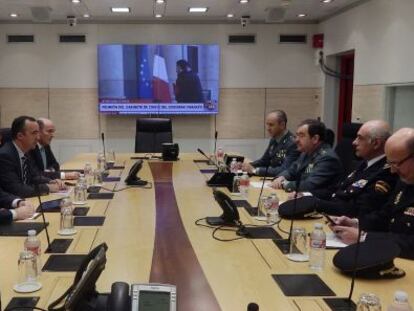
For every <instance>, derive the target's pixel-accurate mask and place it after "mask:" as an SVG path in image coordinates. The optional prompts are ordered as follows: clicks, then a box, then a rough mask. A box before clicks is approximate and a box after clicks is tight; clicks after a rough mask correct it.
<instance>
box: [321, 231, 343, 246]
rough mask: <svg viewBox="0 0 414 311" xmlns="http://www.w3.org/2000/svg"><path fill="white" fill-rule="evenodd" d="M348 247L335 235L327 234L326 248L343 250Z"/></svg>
mask: <svg viewBox="0 0 414 311" xmlns="http://www.w3.org/2000/svg"><path fill="white" fill-rule="evenodd" d="M345 246H347V245H346V244H345V243H343V242H342V241H341V240H340V239H338V238H337V236H336V235H335V233H333V232H327V233H326V247H327V248H343V247H345Z"/></svg>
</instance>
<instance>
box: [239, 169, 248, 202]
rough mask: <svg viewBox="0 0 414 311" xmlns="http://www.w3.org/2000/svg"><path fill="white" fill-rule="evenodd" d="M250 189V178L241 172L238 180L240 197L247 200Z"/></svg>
mask: <svg viewBox="0 0 414 311" xmlns="http://www.w3.org/2000/svg"><path fill="white" fill-rule="evenodd" d="M249 187H250V177H249V175H247V172H243V175H242V177H241V178H240V195H241V196H242V197H243V198H247V196H248V194H249Z"/></svg>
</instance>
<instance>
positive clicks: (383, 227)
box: [332, 128, 414, 259]
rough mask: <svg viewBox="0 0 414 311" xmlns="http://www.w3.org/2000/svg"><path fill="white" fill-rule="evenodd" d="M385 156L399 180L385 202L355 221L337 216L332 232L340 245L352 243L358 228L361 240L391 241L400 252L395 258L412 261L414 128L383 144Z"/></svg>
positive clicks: (392, 137) (395, 135) (399, 133)
mask: <svg viewBox="0 0 414 311" xmlns="http://www.w3.org/2000/svg"><path fill="white" fill-rule="evenodd" d="M385 154H386V156H387V161H388V164H389V165H390V166H391V171H392V172H395V173H397V174H398V176H399V178H400V180H399V181H398V183H397V185H396V187H395V190H394V192H393V194H392V195H391V196H390V199H389V200H388V202H387V203H386V204H385V205H384V206H383V208H382V209H381V210H379V211H375V212H372V213H370V214H368V215H365V216H364V217H361V218H360V220H359V221H358V220H357V219H352V218H349V217H346V216H341V217H338V218H337V219H336V220H335V222H336V225H335V226H332V230H333V231H334V232H335V233H336V235H337V236H338V237H339V238H340V239H341V240H342V241H343V242H344V243H347V244H353V243H355V242H356V241H357V238H358V226H360V227H361V230H363V232H362V235H361V240H363V241H364V240H366V241H368V240H371V241H373V240H378V241H380V240H382V239H387V238H391V239H392V240H394V241H395V243H397V245H398V246H399V247H400V249H401V252H400V255H399V257H403V258H409V259H414V129H412V128H403V129H400V130H398V131H397V132H396V133H394V134H393V135H392V136H391V137H390V138H389V139H388V141H387V143H386V144H385Z"/></svg>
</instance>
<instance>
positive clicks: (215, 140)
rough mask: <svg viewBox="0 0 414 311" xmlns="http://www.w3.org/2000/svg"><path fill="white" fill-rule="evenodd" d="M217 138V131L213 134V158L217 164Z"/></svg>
mask: <svg viewBox="0 0 414 311" xmlns="http://www.w3.org/2000/svg"><path fill="white" fill-rule="evenodd" d="M217 137H218V132H217V130H216V131H215V132H214V158H215V159H216V162H217V156H216V154H217Z"/></svg>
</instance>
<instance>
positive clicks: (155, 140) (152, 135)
mask: <svg viewBox="0 0 414 311" xmlns="http://www.w3.org/2000/svg"><path fill="white" fill-rule="evenodd" d="M163 143H172V125H171V119H167V118H139V119H137V124H136V133H135V152H137V153H138V152H162V144H163Z"/></svg>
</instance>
